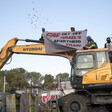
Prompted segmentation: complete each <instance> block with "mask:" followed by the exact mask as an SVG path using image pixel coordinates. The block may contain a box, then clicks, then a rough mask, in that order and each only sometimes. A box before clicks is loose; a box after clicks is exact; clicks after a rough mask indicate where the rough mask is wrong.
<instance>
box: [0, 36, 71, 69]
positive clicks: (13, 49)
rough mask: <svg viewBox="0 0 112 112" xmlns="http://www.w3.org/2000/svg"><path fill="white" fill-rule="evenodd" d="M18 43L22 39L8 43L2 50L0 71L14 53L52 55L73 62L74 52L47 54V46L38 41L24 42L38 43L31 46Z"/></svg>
mask: <svg viewBox="0 0 112 112" xmlns="http://www.w3.org/2000/svg"><path fill="white" fill-rule="evenodd" d="M18 41H21V39H18V38H13V39H11V40H9V41H8V42H7V44H6V45H5V46H4V47H3V48H2V49H1V52H0V69H2V67H3V66H4V65H5V63H6V62H7V61H8V60H9V59H10V57H11V56H12V55H13V53H16V54H35V55H51V56H62V57H65V58H68V59H69V60H72V57H73V51H67V52H60V53H49V54H48V53H46V52H45V45H44V44H43V43H41V42H40V43H39V41H36V40H29V39H26V40H22V41H26V42H37V44H29V45H16V44H17V42H18Z"/></svg>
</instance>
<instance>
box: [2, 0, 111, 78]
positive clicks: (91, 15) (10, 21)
mask: <svg viewBox="0 0 112 112" xmlns="http://www.w3.org/2000/svg"><path fill="white" fill-rule="evenodd" d="M71 26H74V27H75V28H76V30H84V29H88V32H87V35H90V36H91V37H92V38H93V39H94V40H95V41H96V43H97V44H98V47H99V48H103V47H104V43H105V40H106V37H108V36H112V35H111V34H112V0H0V48H2V47H3V46H4V45H5V44H6V43H7V41H8V40H10V39H11V38H14V37H18V38H19V39H36V40H38V39H39V38H40V36H41V28H42V27H45V28H46V30H47V31H70V27H71ZM18 44H26V43H25V42H19V43H18ZM28 44H29V43H28ZM30 44H31V43H30ZM19 67H22V68H24V69H26V70H27V71H29V72H32V71H36V72H40V73H41V74H42V75H45V74H52V75H54V76H55V75H56V74H58V73H64V72H67V73H70V64H69V61H68V60H67V59H65V58H62V57H53V56H38V55H33V56H32V55H21V54H19V55H17V54H14V55H13V56H12V62H11V63H10V64H9V65H5V66H4V67H3V69H2V70H5V69H6V70H10V69H13V68H19Z"/></svg>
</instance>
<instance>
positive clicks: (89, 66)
mask: <svg viewBox="0 0 112 112" xmlns="http://www.w3.org/2000/svg"><path fill="white" fill-rule="evenodd" d="M72 61H73V63H74V65H72V70H71V82H72V86H73V88H75V89H91V88H93V87H94V89H95V88H99V87H100V88H103V87H104V85H108V84H110V85H111V83H112V76H111V61H110V59H109V53H108V49H94V50H93V49H92V50H83V51H77V53H76V54H75V56H74V58H73V60H72ZM105 83H107V84H105Z"/></svg>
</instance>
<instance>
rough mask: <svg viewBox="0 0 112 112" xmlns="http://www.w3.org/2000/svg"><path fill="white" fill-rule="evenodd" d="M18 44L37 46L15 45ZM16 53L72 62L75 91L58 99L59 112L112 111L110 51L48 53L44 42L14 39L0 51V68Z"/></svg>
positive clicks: (72, 81) (72, 79) (72, 80)
mask: <svg viewBox="0 0 112 112" xmlns="http://www.w3.org/2000/svg"><path fill="white" fill-rule="evenodd" d="M18 41H26V42H37V43H36V44H29V45H16V44H17V42H18ZM13 53H16V54H34V55H51V56H62V57H65V58H67V59H69V60H70V64H71V85H72V87H73V88H74V90H75V92H73V93H71V94H69V95H65V96H63V97H61V98H59V99H58V100H57V102H58V103H57V105H58V108H59V111H60V112H112V64H111V57H110V53H109V50H108V49H107V48H102V49H91V50H80V51H76V50H75V49H74V51H66V52H60V53H46V52H45V45H44V43H41V42H39V41H37V40H29V39H26V40H21V39H18V38H13V39H11V40H9V41H8V42H7V44H6V45H5V46H4V47H3V48H2V49H1V53H0V69H2V67H3V66H4V65H5V64H6V62H7V61H8V60H9V59H10V57H11V56H12V55H13ZM52 108H55V106H54V107H52Z"/></svg>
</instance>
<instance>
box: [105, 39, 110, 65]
mask: <svg viewBox="0 0 112 112" xmlns="http://www.w3.org/2000/svg"><path fill="white" fill-rule="evenodd" d="M106 41H107V43H105V46H104V48H108V49H109V58H110V62H111V63H112V42H111V39H110V37H107V39H106Z"/></svg>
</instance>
